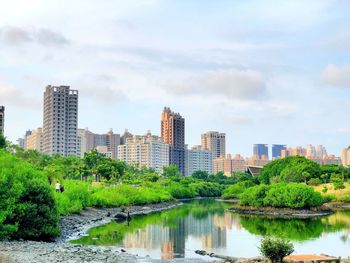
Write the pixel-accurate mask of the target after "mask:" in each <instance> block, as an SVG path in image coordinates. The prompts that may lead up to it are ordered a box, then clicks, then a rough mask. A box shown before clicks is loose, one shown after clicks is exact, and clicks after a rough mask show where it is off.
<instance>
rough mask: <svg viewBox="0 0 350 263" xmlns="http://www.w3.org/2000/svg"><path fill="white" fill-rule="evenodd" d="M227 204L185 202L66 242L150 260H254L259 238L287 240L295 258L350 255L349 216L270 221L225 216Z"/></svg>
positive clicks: (113, 223) (340, 213)
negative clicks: (208, 255) (203, 253)
mask: <svg viewBox="0 0 350 263" xmlns="http://www.w3.org/2000/svg"><path fill="white" fill-rule="evenodd" d="M229 207H230V204H228V203H225V202H220V201H216V200H213V199H207V200H194V201H189V202H185V204H184V205H183V206H181V207H177V208H174V209H171V210H168V211H164V212H160V213H154V214H150V215H145V216H138V217H134V218H133V219H132V220H131V222H130V223H127V222H124V223H117V222H111V223H109V224H107V225H103V226H99V227H96V228H92V229H90V230H89V232H88V235H86V236H84V237H82V238H80V239H78V240H74V241H71V242H72V243H76V244H85V245H97V246H116V247H121V248H124V249H126V250H127V251H128V252H129V253H132V254H138V255H140V256H146V255H149V256H151V257H152V258H155V259H164V260H168V259H173V258H196V257H200V258H203V256H200V255H197V254H195V253H194V251H195V250H197V249H200V250H206V251H207V252H214V253H217V254H221V255H227V256H234V257H253V256H258V255H259V254H260V253H259V249H258V246H259V242H260V240H261V238H262V237H263V236H266V235H270V236H274V237H280V238H287V239H288V240H290V241H291V242H293V244H294V247H295V252H296V253H298V254H304V253H307V254H311V253H316V254H320V253H325V254H329V255H333V256H341V257H343V258H346V257H349V256H350V211H339V212H337V213H335V214H333V215H330V216H327V217H323V218H315V219H292V220H290V219H289V220H287V219H271V218H263V217H257V216H243V215H238V214H235V213H232V212H229V211H228V210H227V208H229Z"/></svg>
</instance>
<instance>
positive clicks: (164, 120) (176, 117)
mask: <svg viewBox="0 0 350 263" xmlns="http://www.w3.org/2000/svg"><path fill="white" fill-rule="evenodd" d="M161 136H162V140H163V142H164V143H166V144H168V145H169V146H170V147H169V149H170V150H169V151H170V154H169V157H170V164H172V165H176V166H177V167H178V168H179V171H180V173H181V174H183V175H185V172H186V171H185V165H186V164H185V162H186V153H185V151H186V149H185V119H184V118H183V117H182V116H181V115H180V114H179V113H174V112H172V111H171V110H170V108H167V107H165V108H164V110H163V112H162V116H161Z"/></svg>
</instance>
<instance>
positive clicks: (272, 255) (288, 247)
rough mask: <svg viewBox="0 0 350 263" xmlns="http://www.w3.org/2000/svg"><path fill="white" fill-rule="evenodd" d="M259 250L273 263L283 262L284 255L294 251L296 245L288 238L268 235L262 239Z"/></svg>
mask: <svg viewBox="0 0 350 263" xmlns="http://www.w3.org/2000/svg"><path fill="white" fill-rule="evenodd" d="M259 250H260V252H261V254H263V255H264V256H265V257H267V258H268V259H270V260H271V262H272V263H282V262H283V258H284V257H286V256H289V255H290V254H292V253H293V252H294V246H293V244H292V243H290V242H288V241H286V240H283V239H274V238H270V237H267V238H264V239H263V240H261V242H260V247H259Z"/></svg>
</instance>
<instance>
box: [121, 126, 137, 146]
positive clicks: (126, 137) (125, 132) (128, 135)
mask: <svg viewBox="0 0 350 263" xmlns="http://www.w3.org/2000/svg"><path fill="white" fill-rule="evenodd" d="M132 136H134V135H133V134H132V133H130V132H129V131H128V129H125V131H124V133H123V135H122V136H120V144H125V143H126V140H127V139H128V138H131V137H132Z"/></svg>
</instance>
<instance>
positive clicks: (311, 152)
mask: <svg viewBox="0 0 350 263" xmlns="http://www.w3.org/2000/svg"><path fill="white" fill-rule="evenodd" d="M306 156H316V148H315V146H313V145H312V144H308V145H307V146H306Z"/></svg>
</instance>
